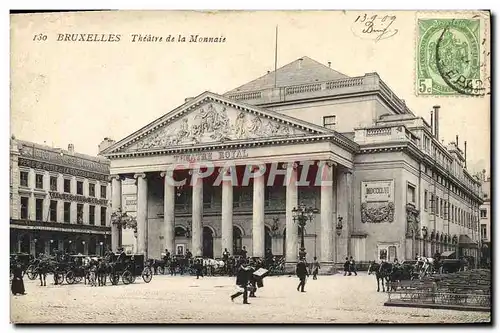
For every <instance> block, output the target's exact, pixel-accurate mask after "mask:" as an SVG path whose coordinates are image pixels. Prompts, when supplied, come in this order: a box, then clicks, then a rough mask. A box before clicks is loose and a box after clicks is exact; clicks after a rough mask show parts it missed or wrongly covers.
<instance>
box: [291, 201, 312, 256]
mask: <svg viewBox="0 0 500 333" xmlns="http://www.w3.org/2000/svg"><path fill="white" fill-rule="evenodd" d="M318 212H319V211H318V209H317V208H313V207H306V206H305V205H304V204H300V205H299V207H294V208H293V209H292V216H293V221H294V222H297V223H298V225H299V231H300V250H299V259H300V260H304V259H305V258H306V253H307V252H306V247H305V244H304V229H305V226H306V223H307V221H310V222H312V220H313V218H314V214H318Z"/></svg>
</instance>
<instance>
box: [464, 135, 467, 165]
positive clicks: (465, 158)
mask: <svg viewBox="0 0 500 333" xmlns="http://www.w3.org/2000/svg"><path fill="white" fill-rule="evenodd" d="M464 150H465V151H464V155H465V156H464V160H465V168H466V169H467V141H464Z"/></svg>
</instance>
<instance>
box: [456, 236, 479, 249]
mask: <svg viewBox="0 0 500 333" xmlns="http://www.w3.org/2000/svg"><path fill="white" fill-rule="evenodd" d="M458 246H459V247H468V248H474V247H477V243H476V242H474V241H473V240H472V239H471V238H470V237H469V236H468V235H460V237H458Z"/></svg>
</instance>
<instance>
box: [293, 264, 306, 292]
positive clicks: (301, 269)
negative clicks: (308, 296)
mask: <svg viewBox="0 0 500 333" xmlns="http://www.w3.org/2000/svg"><path fill="white" fill-rule="evenodd" d="M295 273H296V274H297V277H298V278H299V280H300V282H299V285H298V286H297V291H299V289H300V291H301V292H303V293H304V292H305V290H304V287H305V286H306V277H307V276H309V272H308V271H307V265H306V262H305V261H304V260H303V259H300V260H299V262H298V263H297V268H296V271H295Z"/></svg>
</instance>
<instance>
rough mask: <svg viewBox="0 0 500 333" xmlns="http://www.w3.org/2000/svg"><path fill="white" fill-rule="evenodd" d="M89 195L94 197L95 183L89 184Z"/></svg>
mask: <svg viewBox="0 0 500 333" xmlns="http://www.w3.org/2000/svg"><path fill="white" fill-rule="evenodd" d="M89 197H95V184H92V183H91V184H89Z"/></svg>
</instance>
